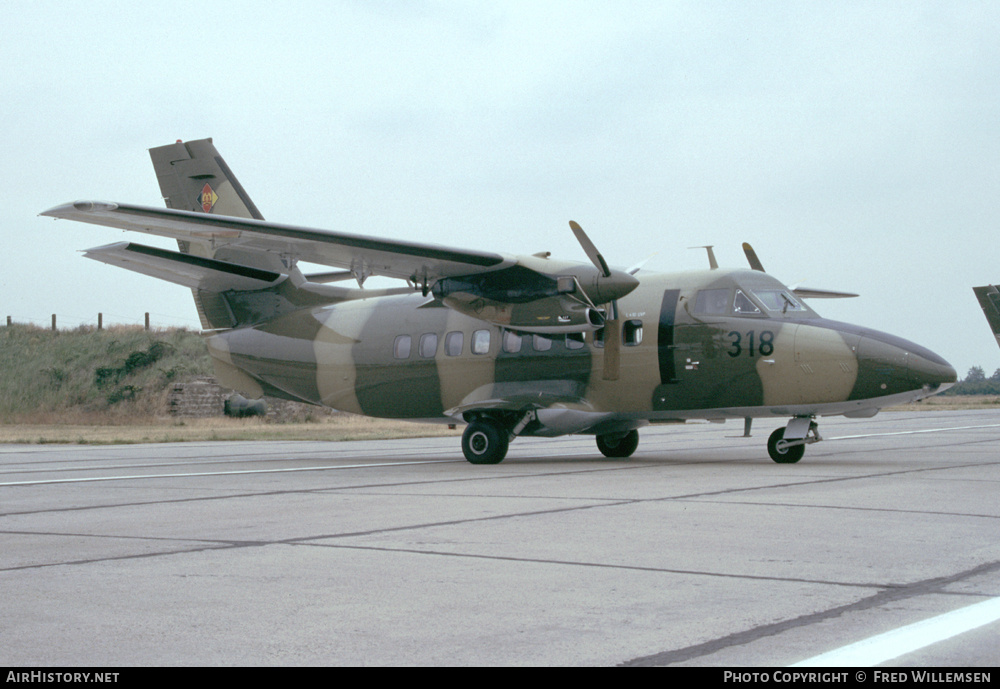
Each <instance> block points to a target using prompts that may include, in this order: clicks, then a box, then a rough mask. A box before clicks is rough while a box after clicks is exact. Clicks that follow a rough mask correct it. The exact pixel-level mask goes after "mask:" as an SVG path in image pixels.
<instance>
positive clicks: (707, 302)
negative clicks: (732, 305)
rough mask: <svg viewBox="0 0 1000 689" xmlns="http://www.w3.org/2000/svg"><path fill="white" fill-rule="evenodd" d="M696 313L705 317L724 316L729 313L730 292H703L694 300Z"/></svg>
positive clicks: (724, 290) (723, 290)
mask: <svg viewBox="0 0 1000 689" xmlns="http://www.w3.org/2000/svg"><path fill="white" fill-rule="evenodd" d="M694 312H695V313H698V314H702V315H705V316H722V315H724V314H727V313H729V290H728V289H703V290H701V291H700V292H698V296H696V297H695V298H694Z"/></svg>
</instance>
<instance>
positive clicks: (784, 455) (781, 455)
mask: <svg viewBox="0 0 1000 689" xmlns="http://www.w3.org/2000/svg"><path fill="white" fill-rule="evenodd" d="M784 438H785V429H784V428H778V429H776V430H775V431H774V433H772V434H771V437H770V438H768V439H767V454H769V455H771V459H773V460H774V461H775V462H777V463H778V464H795V463H796V462H797V461H799V460H800V459H802V455H804V454H805V453H806V446H805V445H792V446H791V447H785V448H782V449H780V450H779V449H778V441H779V440H784Z"/></svg>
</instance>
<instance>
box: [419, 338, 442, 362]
mask: <svg viewBox="0 0 1000 689" xmlns="http://www.w3.org/2000/svg"><path fill="white" fill-rule="evenodd" d="M437 348H438V336H437V334H436V333H424V334H423V335H421V336H420V350H419V351H420V356H422V357H423V358H424V359H433V358H434V355H435V354H437Z"/></svg>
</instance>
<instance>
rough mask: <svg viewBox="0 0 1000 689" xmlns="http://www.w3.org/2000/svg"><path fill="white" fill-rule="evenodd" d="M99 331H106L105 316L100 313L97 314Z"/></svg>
mask: <svg viewBox="0 0 1000 689" xmlns="http://www.w3.org/2000/svg"><path fill="white" fill-rule="evenodd" d="M97 329H98V330H103V329H104V314H103V313H98V314H97Z"/></svg>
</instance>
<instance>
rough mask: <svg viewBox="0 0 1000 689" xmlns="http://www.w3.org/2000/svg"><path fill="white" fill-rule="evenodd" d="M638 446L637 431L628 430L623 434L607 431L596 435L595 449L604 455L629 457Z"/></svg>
mask: <svg viewBox="0 0 1000 689" xmlns="http://www.w3.org/2000/svg"><path fill="white" fill-rule="evenodd" d="M637 447H639V431H629V432H628V433H626V434H625V435H620V434H618V433H609V434H607V435H599V436H597V449H598V450H600V451H601V454H602V455H604V456H605V457H631V456H632V453H633V452H635V449H636V448H637Z"/></svg>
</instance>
